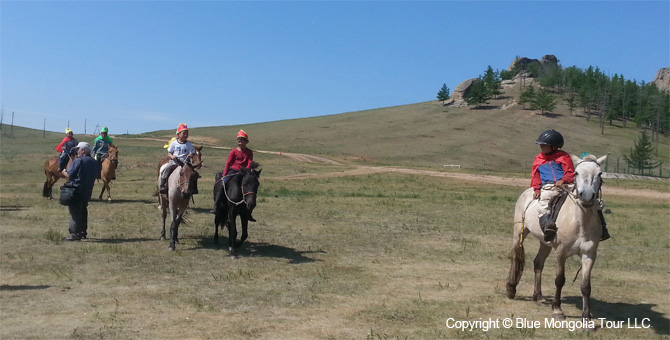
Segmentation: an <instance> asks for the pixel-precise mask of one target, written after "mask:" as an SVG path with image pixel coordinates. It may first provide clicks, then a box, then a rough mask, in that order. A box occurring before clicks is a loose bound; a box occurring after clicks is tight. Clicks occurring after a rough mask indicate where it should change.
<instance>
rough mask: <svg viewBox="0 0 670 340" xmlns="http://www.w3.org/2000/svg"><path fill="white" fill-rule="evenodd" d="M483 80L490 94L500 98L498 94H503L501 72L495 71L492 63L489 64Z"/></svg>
mask: <svg viewBox="0 0 670 340" xmlns="http://www.w3.org/2000/svg"><path fill="white" fill-rule="evenodd" d="M482 80H483V81H484V87H485V88H486V91H487V92H488V94H489V96H491V97H493V98H498V95H500V94H502V91H500V85H501V84H502V80H500V75H499V72H495V71H493V68H491V65H489V67H488V68H487V69H486V72H484V77H483V78H482Z"/></svg>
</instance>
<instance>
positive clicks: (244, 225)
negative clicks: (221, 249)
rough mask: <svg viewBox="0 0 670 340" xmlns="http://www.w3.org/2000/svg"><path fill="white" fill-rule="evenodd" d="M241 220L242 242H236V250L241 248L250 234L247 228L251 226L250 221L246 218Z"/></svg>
mask: <svg viewBox="0 0 670 340" xmlns="http://www.w3.org/2000/svg"><path fill="white" fill-rule="evenodd" d="M240 220H241V222H242V235H241V236H240V240H239V241H237V242H235V248H239V247H240V246H241V245H242V243H244V241H246V239H247V237H248V236H249V234H248V233H247V226H248V225H249V220H247V219H246V218H244V217H240Z"/></svg>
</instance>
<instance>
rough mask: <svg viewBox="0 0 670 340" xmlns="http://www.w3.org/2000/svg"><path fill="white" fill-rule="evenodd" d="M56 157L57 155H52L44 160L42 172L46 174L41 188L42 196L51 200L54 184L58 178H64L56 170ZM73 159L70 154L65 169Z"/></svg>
mask: <svg viewBox="0 0 670 340" xmlns="http://www.w3.org/2000/svg"><path fill="white" fill-rule="evenodd" d="M58 158H59V156H54V157H51V158H49V159H48V160H47V161H46V162H44V174H45V175H46V176H47V180H46V181H45V182H44V187H43V188H42V197H46V198H48V199H51V200H52V199H54V198H53V196H52V193H51V191H52V189H53V186H54V184H56V182H57V181H58V179H59V178H64V176H63V173H62V172H58ZM73 160H74V158H73V157H72V156H70V160H69V161H68V162H67V165H66V166H65V169H67V168H68V167H69V166H70V163H72V161H73Z"/></svg>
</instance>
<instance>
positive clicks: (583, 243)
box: [507, 155, 607, 325]
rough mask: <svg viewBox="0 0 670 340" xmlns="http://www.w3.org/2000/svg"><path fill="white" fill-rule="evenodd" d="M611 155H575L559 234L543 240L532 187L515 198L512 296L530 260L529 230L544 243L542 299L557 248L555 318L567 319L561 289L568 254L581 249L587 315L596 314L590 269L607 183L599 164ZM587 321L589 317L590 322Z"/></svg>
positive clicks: (537, 293)
mask: <svg viewBox="0 0 670 340" xmlns="http://www.w3.org/2000/svg"><path fill="white" fill-rule="evenodd" d="M605 158H607V156H606V155H605V156H603V157H600V158H596V157H595V156H592V155H588V156H586V157H585V158H584V160H581V159H579V157H577V156H574V155H572V161H573V163H574V164H575V183H574V190H572V191H571V192H570V193H569V196H568V198H567V199H566V200H565V203H564V204H563V207H562V208H561V210H560V212H559V214H558V217H557V219H556V226H557V227H558V231H557V232H556V237H555V238H554V239H553V240H552V241H550V242H545V241H544V234H543V233H542V229H541V228H540V223H539V218H538V217H537V213H536V211H537V203H538V201H537V200H533V189H532V188H529V189H527V190H526V191H524V192H523V193H522V194H521V196H520V197H519V199H518V200H517V202H516V207H515V210H514V221H515V222H514V237H513V242H512V263H511V266H510V271H509V276H508V277H507V297H508V298H510V299H513V298H514V296H515V295H516V286H517V285H518V284H519V280H521V274H522V273H523V267H524V262H525V254H524V249H523V241H524V239H525V238H526V236H528V234H529V233H531V234H533V236H535V238H537V239H538V240H539V241H540V249H539V250H538V252H537V256H535V261H533V265H534V271H535V289H534V293H533V301H535V302H538V301H542V300H543V299H544V298H543V296H542V269H543V268H544V262H545V260H546V259H547V256H548V255H549V253H551V249H552V248H553V249H554V250H556V262H557V268H556V279H555V284H556V294H555V295H554V299H553V301H552V303H551V308H552V315H553V317H554V318H555V319H565V315H564V314H563V311H562V310H561V289H562V288H563V285H564V284H565V260H566V259H567V258H568V257H570V256H572V255H578V256H579V257H580V258H581V260H582V285H581V292H582V301H583V304H582V306H583V308H582V318H583V319H586V320H589V321H590V320H591V311H590V305H589V303H590V298H591V270H592V269H593V264H594V262H595V260H596V255H597V252H598V244H599V243H600V236H601V233H602V227H601V224H600V219H599V217H598V211H597V209H598V203H597V201H598V199H597V198H598V193H599V191H600V186H601V185H602V180H601V178H600V177H601V175H602V171H601V169H600V164H602V162H603V161H604V160H605ZM586 324H587V323H585V325H586Z"/></svg>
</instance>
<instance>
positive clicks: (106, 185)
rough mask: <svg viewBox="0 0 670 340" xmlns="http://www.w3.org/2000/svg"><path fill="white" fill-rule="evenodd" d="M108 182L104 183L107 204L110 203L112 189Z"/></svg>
mask: <svg viewBox="0 0 670 340" xmlns="http://www.w3.org/2000/svg"><path fill="white" fill-rule="evenodd" d="M109 183H110V182H105V188H107V202H111V201H112V189H111V188H110V186H109Z"/></svg>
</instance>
